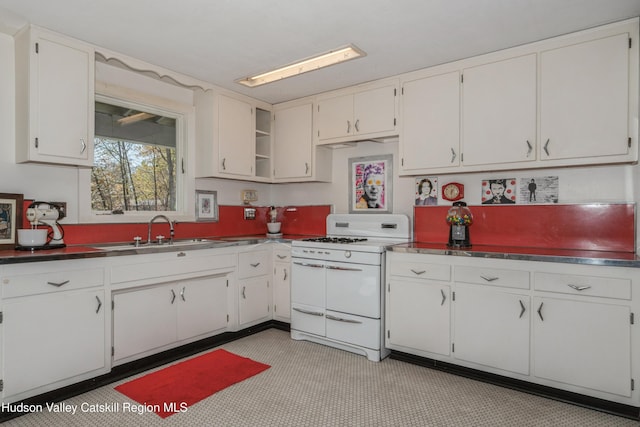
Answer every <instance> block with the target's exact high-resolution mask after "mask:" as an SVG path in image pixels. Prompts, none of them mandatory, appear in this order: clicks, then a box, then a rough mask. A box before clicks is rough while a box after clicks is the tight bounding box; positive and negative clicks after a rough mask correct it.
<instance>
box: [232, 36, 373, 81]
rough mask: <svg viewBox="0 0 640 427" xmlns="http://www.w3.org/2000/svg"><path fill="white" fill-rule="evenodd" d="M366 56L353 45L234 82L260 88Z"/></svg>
mask: <svg viewBox="0 0 640 427" xmlns="http://www.w3.org/2000/svg"><path fill="white" fill-rule="evenodd" d="M366 55H367V54H366V53H365V52H364V51H362V50H360V49H358V48H357V47H355V46H354V45H349V46H346V47H343V48H341V49H336V50H332V51H330V52H326V53H322V54H320V55H316V56H313V57H311V58H307V59H303V60H302V61H298V62H296V63H295V64H291V65H285V66H284V67H280V68H278V69H276V70H272V71H268V72H266V73H262V74H258V75H256V76H252V77H246V78H243V79H239V80H236V83H240V84H243V85H245V86H249V87H255V86H260V85H263V84H266V83H271V82H274V81H277V80H281V79H286V78H287V77H293V76H297V75H298V74H302V73H307V72H309V71H314V70H319V69H320V68H324V67H328V66H330V65H334V64H339V63H341V62H345V61H350V60H352V59H356V58H360V57H361V56H366Z"/></svg>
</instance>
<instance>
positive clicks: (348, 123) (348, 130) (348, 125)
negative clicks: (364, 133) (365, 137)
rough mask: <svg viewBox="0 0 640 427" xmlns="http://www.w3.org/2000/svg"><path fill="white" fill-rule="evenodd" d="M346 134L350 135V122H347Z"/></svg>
mask: <svg viewBox="0 0 640 427" xmlns="http://www.w3.org/2000/svg"><path fill="white" fill-rule="evenodd" d="M347 133H351V121H350V120H347Z"/></svg>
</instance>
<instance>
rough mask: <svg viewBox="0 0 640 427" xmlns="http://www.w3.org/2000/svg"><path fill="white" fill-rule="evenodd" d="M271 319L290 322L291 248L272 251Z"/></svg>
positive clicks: (287, 246)
mask: <svg viewBox="0 0 640 427" xmlns="http://www.w3.org/2000/svg"><path fill="white" fill-rule="evenodd" d="M273 318H274V319H275V320H280V321H282V322H287V323H289V322H291V246H290V245H286V246H285V245H279V247H277V248H274V250H273Z"/></svg>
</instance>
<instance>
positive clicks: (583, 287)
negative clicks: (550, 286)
mask: <svg viewBox="0 0 640 427" xmlns="http://www.w3.org/2000/svg"><path fill="white" fill-rule="evenodd" d="M567 286H568V287H570V288H571V289H575V290H576V291H584V290H587V289H591V286H580V285H572V284H568V285H567Z"/></svg>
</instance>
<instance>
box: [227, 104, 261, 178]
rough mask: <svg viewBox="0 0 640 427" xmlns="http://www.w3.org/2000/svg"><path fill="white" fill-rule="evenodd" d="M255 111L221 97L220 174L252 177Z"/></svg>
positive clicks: (247, 105)
mask: <svg viewBox="0 0 640 427" xmlns="http://www.w3.org/2000/svg"><path fill="white" fill-rule="evenodd" d="M253 117H254V116H253V107H252V106H251V105H250V104H248V103H246V102H243V101H239V100H237V99H233V98H229V97H226V96H223V95H220V99H219V104H218V144H219V146H218V150H219V154H220V165H219V168H220V173H222V174H230V175H243V176H252V175H253V163H254V162H255V157H254V152H255V140H254V135H255V134H254V127H255V122H254V119H253Z"/></svg>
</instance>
